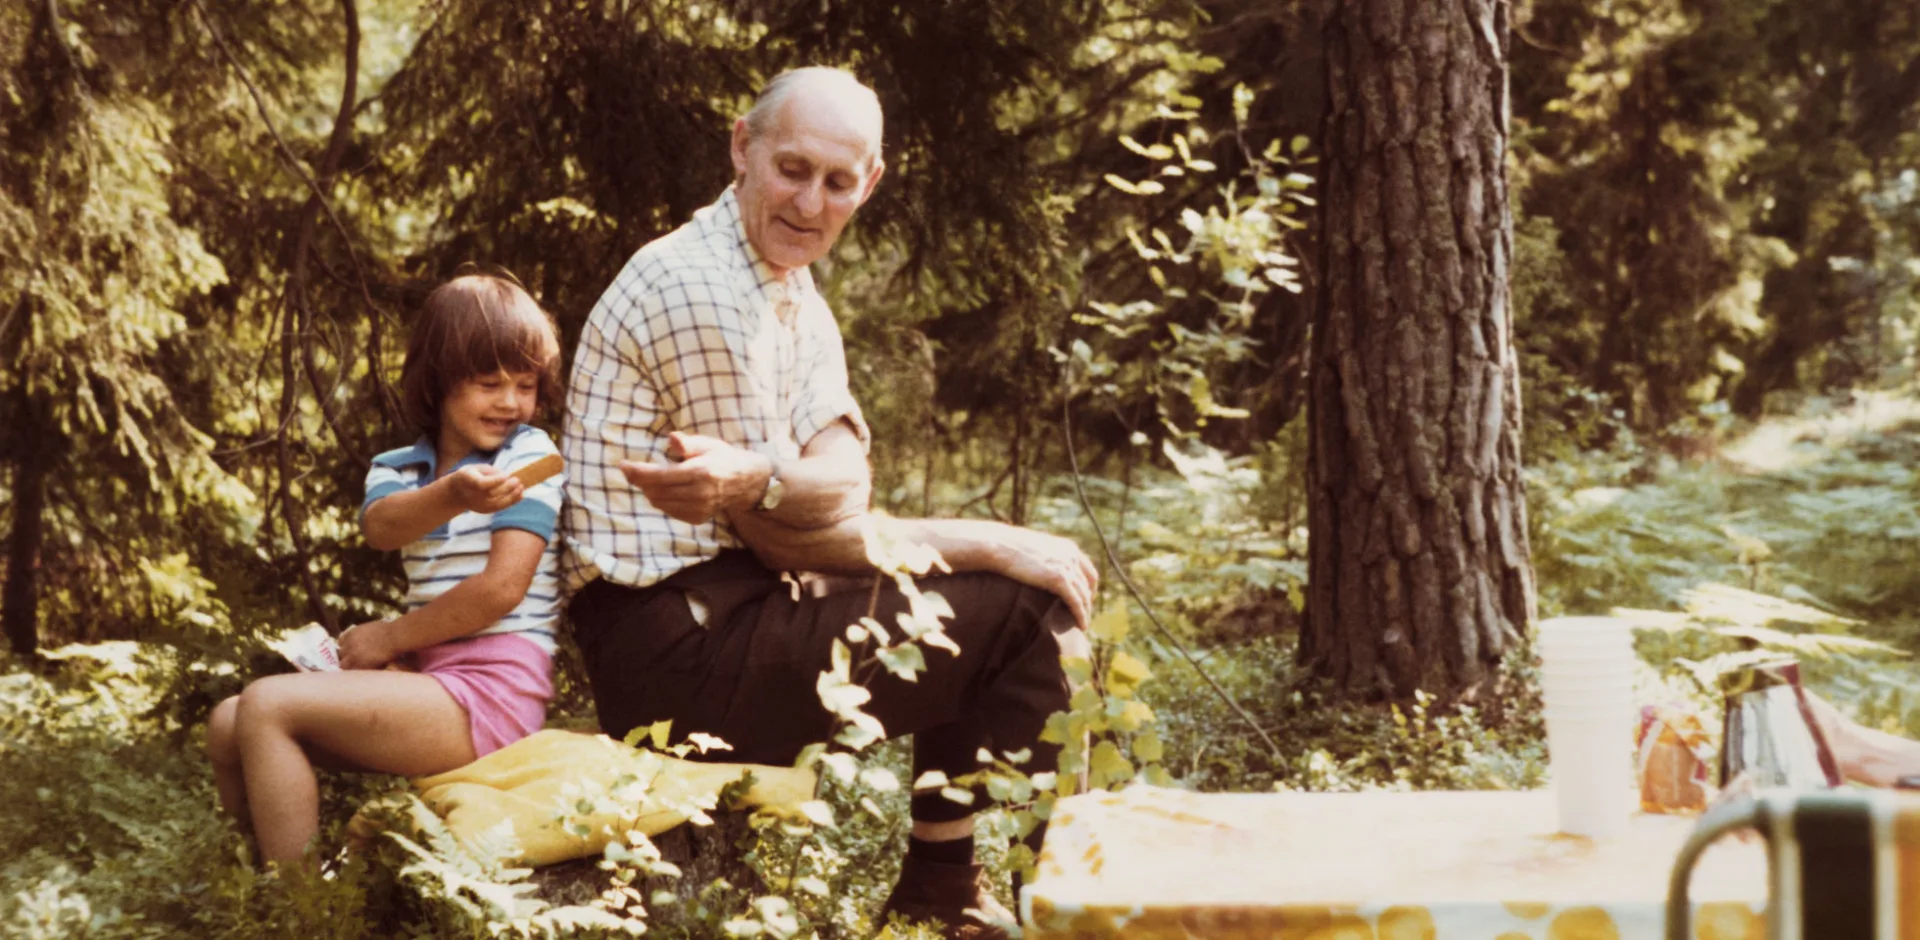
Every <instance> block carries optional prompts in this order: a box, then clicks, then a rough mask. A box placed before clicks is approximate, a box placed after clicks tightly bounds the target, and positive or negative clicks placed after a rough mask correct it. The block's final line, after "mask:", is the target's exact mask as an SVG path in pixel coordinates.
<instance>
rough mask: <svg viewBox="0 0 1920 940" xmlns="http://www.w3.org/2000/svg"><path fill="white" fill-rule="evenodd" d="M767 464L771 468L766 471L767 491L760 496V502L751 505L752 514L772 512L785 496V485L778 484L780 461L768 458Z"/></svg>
mask: <svg viewBox="0 0 1920 940" xmlns="http://www.w3.org/2000/svg"><path fill="white" fill-rule="evenodd" d="M767 463H768V464H769V465H770V467H771V469H769V470H768V471H767V489H766V491H765V492H763V493H761V494H760V501H759V502H757V503H754V504H753V511H754V512H772V511H773V508H774V507H775V506H778V505H780V500H781V498H782V497H784V496H786V495H787V485H786V484H785V483H782V482H780V461H778V460H776V459H774V458H772V457H768V458H767Z"/></svg>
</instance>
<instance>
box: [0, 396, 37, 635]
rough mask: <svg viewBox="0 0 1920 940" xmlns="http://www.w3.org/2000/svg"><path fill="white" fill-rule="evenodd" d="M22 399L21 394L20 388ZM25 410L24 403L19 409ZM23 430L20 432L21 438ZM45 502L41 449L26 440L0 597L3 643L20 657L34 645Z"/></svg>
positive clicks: (20, 451) (17, 463) (18, 459)
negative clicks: (37, 562) (5, 636)
mask: <svg viewBox="0 0 1920 940" xmlns="http://www.w3.org/2000/svg"><path fill="white" fill-rule="evenodd" d="M21 397H22V398H25V397H26V393H25V392H24V391H22V392H21ZM29 413H31V405H30V403H28V404H26V405H24V406H23V407H22V408H21V409H20V414H22V415H25V414H29ZM26 436H27V435H23V437H26ZM46 504H47V462H46V458H45V455H44V453H43V452H42V449H41V448H39V447H35V446H34V445H33V443H32V441H31V440H30V439H29V440H28V441H27V442H25V443H22V444H20V445H19V446H18V447H17V448H16V449H15V452H14V471H13V520H12V528H11V529H10V533H11V534H10V537H9V538H8V539H7V584H6V588H5V596H4V600H3V601H0V624H4V629H5V632H6V635H7V645H8V646H9V647H11V648H12V649H13V653H14V655H16V656H20V657H29V656H32V655H33V654H34V652H35V650H36V649H37V648H38V647H39V645H40V626H39V624H40V615H39V607H40V603H39V602H40V592H39V587H40V585H39V577H40V572H39V571H38V566H37V565H36V564H35V562H36V561H37V560H38V559H39V557H40V542H41V533H42V532H43V531H44V529H43V528H42V518H43V510H45V508H46Z"/></svg>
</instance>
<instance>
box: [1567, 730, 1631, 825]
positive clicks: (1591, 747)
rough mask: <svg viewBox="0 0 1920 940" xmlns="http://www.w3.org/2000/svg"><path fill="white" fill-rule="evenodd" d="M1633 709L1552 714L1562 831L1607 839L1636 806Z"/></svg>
mask: <svg viewBox="0 0 1920 940" xmlns="http://www.w3.org/2000/svg"><path fill="white" fill-rule="evenodd" d="M1632 715H1633V707H1632V703H1631V702H1630V701H1629V702H1627V703H1625V704H1622V705H1619V706H1617V707H1609V708H1600V709H1595V710H1593V711H1592V712H1591V713H1579V714H1578V715H1577V716H1576V714H1575V713H1567V712H1555V711H1553V710H1549V711H1548V712H1547V760H1548V767H1549V770H1550V772H1551V773H1552V777H1553V793H1554V803H1555V806H1556V808H1557V810H1558V814H1559V821H1560V831H1561V832H1565V833H1568V834H1571V835H1579V836H1587V837H1589V838H1595V839H1604V838H1608V837H1611V836H1616V835H1619V834H1620V833H1621V832H1622V831H1624V830H1625V829H1626V827H1627V819H1628V817H1629V816H1630V815H1631V814H1632V810H1633V803H1632V798H1633V747H1632V745H1633V723H1632Z"/></svg>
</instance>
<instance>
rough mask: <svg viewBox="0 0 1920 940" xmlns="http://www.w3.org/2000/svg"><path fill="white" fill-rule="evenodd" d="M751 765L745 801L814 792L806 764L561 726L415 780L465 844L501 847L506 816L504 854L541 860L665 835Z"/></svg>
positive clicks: (357, 830)
mask: <svg viewBox="0 0 1920 940" xmlns="http://www.w3.org/2000/svg"><path fill="white" fill-rule="evenodd" d="M749 772H751V773H752V774H753V778H754V779H753V784H752V786H751V787H750V788H749V789H748V790H747V792H746V794H745V795H744V796H743V797H742V799H741V803H742V804H743V805H745V806H749V807H760V806H766V807H775V808H782V809H792V808H794V807H797V806H798V805H799V804H801V803H803V802H805V801H806V800H808V799H811V798H812V796H813V784H814V779H813V774H812V773H810V772H808V771H804V770H797V769H795V768H792V767H769V766H765V765H761V764H717V763H700V762H695V761H688V760H681V759H679V758H674V757H668V756H665V755H662V754H658V753H655V752H652V751H641V750H635V749H634V748H630V747H627V746H626V745H624V744H620V743H618V742H616V741H614V740H612V739H610V738H608V737H607V736H605V735H587V734H579V733H576V732H571V731H558V730H547V731H540V732H537V733H535V734H533V735H530V736H528V737H526V738H522V739H521V740H519V741H516V742H514V743H513V744H509V745H507V746H506V747H503V748H501V749H500V750H497V751H494V752H493V753H491V754H488V755H487V756H485V757H482V758H480V759H479V760H477V761H474V762H473V763H471V764H468V765H466V766H465V767H460V768H457V769H455V770H450V771H448V772H446V773H443V774H435V775H433V776H431V777H418V778H415V779H414V780H413V781H412V783H413V787H414V790H415V791H416V792H417V793H418V795H419V797H420V800H421V802H422V803H424V804H425V805H426V806H427V807H428V808H429V809H431V810H432V811H433V812H434V813H436V814H438V815H439V816H440V817H442V818H443V819H444V820H445V821H446V825H447V828H448V829H449V830H451V831H452V832H453V834H454V836H455V837H456V838H457V839H459V840H460V843H461V844H462V845H463V846H465V847H467V848H468V849H469V850H473V851H476V852H484V851H487V847H488V846H497V845H498V844H499V841H500V832H499V828H500V826H501V823H502V821H506V822H509V823H510V824H511V826H512V830H513V837H514V839H513V841H514V843H515V845H516V846H517V854H509V855H507V856H506V857H505V858H502V859H501V861H503V862H506V863H508V864H516V865H529V866H540V865H551V864H554V863H556V862H564V861H567V860H569V859H575V858H582V857H585V856H588V855H595V854H598V853H600V852H601V851H602V850H603V849H605V847H606V845H607V843H608V842H610V841H613V840H615V839H623V838H624V837H625V834H626V833H628V832H631V831H637V832H640V833H643V834H645V835H648V836H654V835H659V834H660V833H662V832H665V831H667V830H669V829H672V828H673V827H675V826H678V825H680V824H681V823H683V822H686V821H687V819H688V818H689V815H690V813H693V812H698V811H699V808H701V807H712V806H713V805H714V803H715V801H716V800H717V799H718V797H719V794H720V791H721V790H722V789H724V788H725V787H726V786H727V785H728V784H731V783H733V782H734V781H737V780H739V779H740V778H741V777H742V776H743V775H745V774H747V773H749ZM583 801H584V804H585V807H586V810H587V811H585V812H582V808H583ZM375 815H376V814H372V813H370V812H369V811H368V810H366V809H363V810H362V811H361V812H360V814H359V815H357V816H356V817H355V818H354V820H353V823H352V824H351V825H350V826H349V832H351V833H352V834H353V836H354V837H355V838H356V839H364V838H367V837H369V836H371V835H372V830H373V829H375V828H377V827H378V824H377V823H375V822H373V818H374V816H375ZM581 826H584V827H585V830H586V835H584V836H582V835H581V834H580V833H579V827H581Z"/></svg>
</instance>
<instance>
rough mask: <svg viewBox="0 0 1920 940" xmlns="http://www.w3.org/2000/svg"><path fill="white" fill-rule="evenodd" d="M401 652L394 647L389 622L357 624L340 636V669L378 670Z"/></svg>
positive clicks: (390, 623) (391, 622)
mask: <svg viewBox="0 0 1920 940" xmlns="http://www.w3.org/2000/svg"><path fill="white" fill-rule="evenodd" d="M402 652H404V650H400V649H398V648H396V647H395V646H394V636H393V621H391V620H369V621H367V622H366V623H357V624H354V625H353V626H351V627H348V628H347V629H346V632H344V633H342V634H340V668H342V669H380V668H382V667H384V666H386V665H387V664H388V663H390V662H393V660H394V658H395V657H397V656H399V655H400V654H401V653H402Z"/></svg>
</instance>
